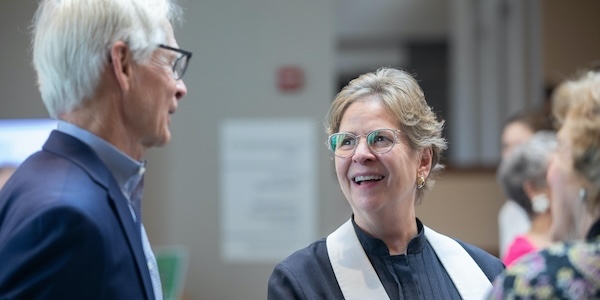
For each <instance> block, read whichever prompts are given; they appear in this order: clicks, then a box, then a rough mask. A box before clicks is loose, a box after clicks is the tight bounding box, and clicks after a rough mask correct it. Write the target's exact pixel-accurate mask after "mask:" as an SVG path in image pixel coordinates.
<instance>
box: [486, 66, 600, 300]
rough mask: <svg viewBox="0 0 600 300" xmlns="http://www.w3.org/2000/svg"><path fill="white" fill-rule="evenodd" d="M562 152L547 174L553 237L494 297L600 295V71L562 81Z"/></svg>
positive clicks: (500, 282)
mask: <svg viewBox="0 0 600 300" xmlns="http://www.w3.org/2000/svg"><path fill="white" fill-rule="evenodd" d="M561 86H563V87H564V88H565V89H567V90H569V95H570V96H569V97H563V98H562V99H563V100H561V101H565V102H561V103H557V102H555V103H553V105H560V106H561V107H563V108H564V109H554V108H553V111H554V112H557V115H556V116H555V117H556V119H557V120H560V123H559V124H561V127H560V129H559V131H558V135H557V136H558V150H557V151H556V154H555V155H554V156H553V158H552V161H551V164H550V167H549V169H548V173H547V180H548V184H549V185H550V188H551V194H552V202H551V203H552V206H551V211H552V227H551V235H552V238H553V240H555V241H562V242H558V243H556V244H553V245H551V246H550V247H548V248H546V249H544V250H542V251H539V252H534V253H530V254H528V255H526V256H524V257H523V258H521V259H520V260H519V261H518V262H516V263H515V264H514V265H513V266H511V267H509V268H508V269H507V270H506V271H505V272H503V273H502V275H500V276H498V278H496V280H495V281H494V284H493V289H492V291H491V292H490V294H489V299H600V73H598V72H593V71H589V72H585V73H584V74H583V75H579V76H578V77H576V78H575V79H573V80H569V81H566V82H564V83H562V84H561Z"/></svg>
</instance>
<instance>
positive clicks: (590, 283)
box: [488, 220, 600, 299]
mask: <svg viewBox="0 0 600 300" xmlns="http://www.w3.org/2000/svg"><path fill="white" fill-rule="evenodd" d="M488 299H600V220H597V221H596V222H595V223H594V225H593V226H592V228H591V230H590V232H589V233H588V235H587V237H586V240H585V241H579V242H567V243H559V244H555V245H553V246H550V247H549V248H546V249H545V250H543V251H540V252H534V253H531V254H529V255H527V256H524V257H523V259H521V260H519V261H518V262H516V263H515V264H514V265H512V266H511V267H510V268H508V269H506V270H505V271H504V272H503V273H502V274H500V275H499V276H498V277H497V278H496V279H495V280H494V283H493V288H492V290H491V292H490V294H489V295H488Z"/></svg>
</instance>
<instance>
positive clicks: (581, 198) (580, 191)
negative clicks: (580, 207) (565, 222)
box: [579, 188, 587, 202]
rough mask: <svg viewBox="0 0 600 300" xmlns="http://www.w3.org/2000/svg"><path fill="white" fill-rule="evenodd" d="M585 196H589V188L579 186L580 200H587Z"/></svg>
mask: <svg viewBox="0 0 600 300" xmlns="http://www.w3.org/2000/svg"><path fill="white" fill-rule="evenodd" d="M585 198H587V190H586V189H584V188H579V201H581V202H585Z"/></svg>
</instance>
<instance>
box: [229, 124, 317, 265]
mask: <svg viewBox="0 0 600 300" xmlns="http://www.w3.org/2000/svg"><path fill="white" fill-rule="evenodd" d="M317 125H318V124H317V122H315V121H313V120H309V119H235V120H226V121H223V122H222V123H221V128H220V131H221V132H220V133H221V134H220V147H221V148H220V151H219V153H220V155H221V156H220V171H221V172H220V176H221V180H220V183H221V187H220V191H221V257H222V259H223V261H225V262H227V263H254V262H276V261H279V260H281V259H283V258H285V257H287V256H288V255H290V254H292V253H293V252H294V251H296V250H298V249H300V248H303V247H306V246H307V245H308V244H309V243H310V242H312V241H313V240H315V238H316V233H317V222H318V220H317V214H316V204H317V200H316V197H317V178H318V174H316V170H317V164H318V157H317V155H316V151H317V147H316V138H317V134H316V130H317Z"/></svg>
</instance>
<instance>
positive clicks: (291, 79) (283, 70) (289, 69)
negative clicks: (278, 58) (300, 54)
mask: <svg viewBox="0 0 600 300" xmlns="http://www.w3.org/2000/svg"><path fill="white" fill-rule="evenodd" d="M277 87H278V88H279V90H280V91H282V92H286V93H289V92H297V91H299V90H301V89H302V88H303V87H304V71H302V69H301V68H300V67H298V66H283V67H280V68H279V70H277Z"/></svg>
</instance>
